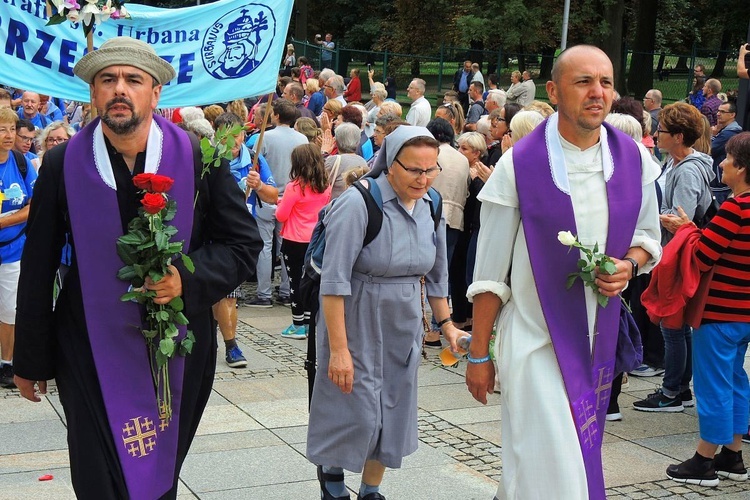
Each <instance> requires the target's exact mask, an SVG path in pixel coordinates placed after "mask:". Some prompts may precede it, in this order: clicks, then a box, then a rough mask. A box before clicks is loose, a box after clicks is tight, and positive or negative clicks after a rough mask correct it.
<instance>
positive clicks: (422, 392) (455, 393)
mask: <svg viewBox="0 0 750 500" xmlns="http://www.w3.org/2000/svg"><path fill="white" fill-rule="evenodd" d="M487 403H488V404H489V405H493V404H498V403H500V395H499V394H490V395H489V396H488V397H487ZM417 404H418V405H419V407H420V408H424V409H425V410H428V411H439V410H455V409H459V408H478V407H480V406H482V403H479V402H478V401H476V400H475V399H474V398H473V397H472V396H471V394H470V393H469V391H468V390H467V389H466V384H465V383H460V384H448V385H434V386H426V387H420V388H419V394H418V396H417Z"/></svg>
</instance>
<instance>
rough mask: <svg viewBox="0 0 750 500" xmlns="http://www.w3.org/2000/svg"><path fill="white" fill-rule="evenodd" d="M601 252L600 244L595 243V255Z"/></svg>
mask: <svg viewBox="0 0 750 500" xmlns="http://www.w3.org/2000/svg"><path fill="white" fill-rule="evenodd" d="M597 252H599V242H598V241H597V242H596V243H594V253H597Z"/></svg>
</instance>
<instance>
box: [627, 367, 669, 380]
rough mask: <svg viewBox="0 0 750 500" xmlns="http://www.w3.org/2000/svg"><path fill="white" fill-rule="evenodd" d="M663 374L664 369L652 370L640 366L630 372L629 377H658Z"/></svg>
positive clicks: (652, 368)
mask: <svg viewBox="0 0 750 500" xmlns="http://www.w3.org/2000/svg"><path fill="white" fill-rule="evenodd" d="M663 374H664V368H654V367H651V366H648V365H647V364H642V365H641V366H639V367H638V368H636V369H635V370H633V371H632V372H630V375H632V376H634V377H658V376H659V375H663Z"/></svg>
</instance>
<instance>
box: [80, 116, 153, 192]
mask: <svg viewBox="0 0 750 500" xmlns="http://www.w3.org/2000/svg"><path fill="white" fill-rule="evenodd" d="M163 140H164V134H163V132H162V130H161V129H160V128H159V126H158V125H157V124H156V120H152V121H151V129H150V130H149V132H148V142H147V143H146V167H145V169H144V172H145V173H147V174H155V173H156V172H157V170H159V162H160V161H161V150H162V142H163ZM94 163H96V170H97V171H98V172H99V176H100V177H101V178H102V180H103V181H104V183H105V184H106V185H107V186H109V187H111V188H112V189H114V190H115V191H117V184H116V183H115V174H114V172H113V171H112V162H111V161H110V160H109V153H108V152H107V144H106V143H105V142H104V131H103V130H102V123H101V122H99V124H98V125H97V126H96V129H95V130H94Z"/></svg>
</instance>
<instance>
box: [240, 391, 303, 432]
mask: <svg viewBox="0 0 750 500" xmlns="http://www.w3.org/2000/svg"><path fill="white" fill-rule="evenodd" d="M239 406H240V408H242V410H244V411H245V412H247V413H248V414H249V415H251V416H252V417H253V418H254V419H255V420H256V421H258V422H259V423H260V424H261V425H263V426H264V427H266V428H269V429H274V428H277V427H296V426H300V425H307V417H308V413H307V396H305V397H304V398H295V399H284V400H277V401H258V402H255V403H247V404H242V405H239Z"/></svg>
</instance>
